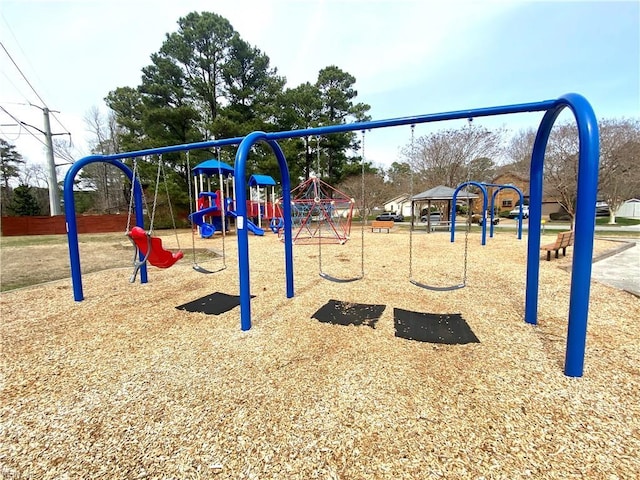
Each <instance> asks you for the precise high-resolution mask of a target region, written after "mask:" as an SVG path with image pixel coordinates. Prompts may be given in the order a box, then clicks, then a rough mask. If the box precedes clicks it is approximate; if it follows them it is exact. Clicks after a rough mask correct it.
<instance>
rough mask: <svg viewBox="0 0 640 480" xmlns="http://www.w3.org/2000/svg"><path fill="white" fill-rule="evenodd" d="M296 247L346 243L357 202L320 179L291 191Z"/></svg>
mask: <svg viewBox="0 0 640 480" xmlns="http://www.w3.org/2000/svg"><path fill="white" fill-rule="evenodd" d="M291 198H292V200H291V203H292V205H291V210H292V213H291V215H292V219H291V220H292V224H293V228H294V233H293V242H294V243H295V244H302V245H304V244H317V243H318V242H321V243H345V242H346V241H347V240H349V235H350V234H351V219H352V217H353V205H354V203H355V200H354V199H353V198H351V197H349V196H348V195H347V194H345V193H343V192H341V191H340V190H337V189H335V188H333V187H332V186H331V185H329V184H328V183H325V182H323V181H322V180H320V179H319V178H317V177H311V178H309V179H308V180H306V181H304V182H303V183H301V184H300V185H298V186H297V187H296V188H294V189H293V190H292V191H291Z"/></svg>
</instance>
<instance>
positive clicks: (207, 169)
mask: <svg viewBox="0 0 640 480" xmlns="http://www.w3.org/2000/svg"><path fill="white" fill-rule="evenodd" d="M192 172H193V174H194V175H200V174H204V175H218V174H222V175H224V176H225V177H232V176H233V167H232V166H231V165H228V164H226V163H224V162H221V161H220V160H216V159H215V158H212V159H211V160H205V161H204V162H202V163H199V164H198V165H196V166H195V167H193V169H192Z"/></svg>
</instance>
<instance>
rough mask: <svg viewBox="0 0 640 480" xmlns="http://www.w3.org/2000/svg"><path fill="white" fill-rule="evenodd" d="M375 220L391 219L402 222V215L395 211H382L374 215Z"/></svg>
mask: <svg viewBox="0 0 640 480" xmlns="http://www.w3.org/2000/svg"><path fill="white" fill-rule="evenodd" d="M376 220H393V221H394V222H404V216H403V215H402V214H401V213H396V212H383V213H381V214H380V215H378V216H377V217H376Z"/></svg>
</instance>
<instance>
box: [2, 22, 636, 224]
mask: <svg viewBox="0 0 640 480" xmlns="http://www.w3.org/2000/svg"><path fill="white" fill-rule="evenodd" d="M177 25H178V27H177V30H176V31H175V32H172V33H168V34H167V35H166V38H165V40H164V42H163V43H162V45H161V46H160V49H159V50H158V51H157V52H156V53H154V54H152V55H151V57H150V64H149V65H147V66H145V67H143V68H142V69H141V81H140V84H139V85H137V86H134V87H132V86H121V87H117V88H115V89H114V90H112V91H110V92H108V94H107V95H106V97H105V103H106V106H107V107H108V113H107V114H106V115H103V114H102V113H101V112H100V110H98V109H97V108H93V109H92V110H90V111H89V112H88V113H87V115H86V118H85V121H86V123H87V125H88V127H89V130H90V131H91V132H92V135H93V140H92V145H91V149H92V153H96V154H112V153H120V152H126V151H134V150H141V149H147V148H153V147H160V146H165V145H176V144H184V143H195V142H201V141H205V140H211V139H216V138H230V137H241V136H244V135H246V134H248V133H250V132H252V131H255V130H262V131H267V132H269V131H281V130H293V129H302V128H311V127H317V126H323V125H335V124H341V123H348V122H353V121H363V120H369V119H370V118H369V115H368V112H369V110H370V106H369V105H366V104H364V103H361V102H357V95H358V92H357V90H356V88H355V84H356V79H355V77H354V76H352V75H351V74H350V73H348V72H345V71H343V70H342V69H340V68H339V67H337V66H335V65H329V66H327V67H325V68H323V69H321V70H320V71H319V72H318V76H317V78H316V80H315V82H314V83H311V82H305V83H303V84H301V85H298V86H296V87H292V88H287V87H286V79H285V78H284V77H282V76H281V75H279V74H278V70H277V68H276V67H273V66H272V65H271V61H270V59H269V57H268V56H267V54H266V53H264V52H262V51H261V50H260V49H259V48H258V47H256V46H252V45H250V44H249V43H248V42H246V41H245V40H244V39H242V37H241V36H240V34H239V33H238V32H237V31H236V30H235V29H234V28H233V26H232V25H231V23H230V22H229V21H228V20H227V19H226V18H224V17H222V16H220V15H217V14H215V13H212V12H200V13H198V12H192V13H189V14H188V15H186V16H185V17H182V18H180V19H179V20H178V22H177ZM600 128H601V131H600V135H601V168H600V195H601V196H602V198H603V199H604V200H606V201H607V202H608V203H609V206H610V207H611V208H613V207H614V206H616V205H619V204H620V203H621V202H622V201H624V200H626V199H627V198H630V197H631V196H637V195H640V192H638V185H639V184H640V182H639V181H638V170H639V169H638V168H637V166H638V165H639V164H640V162H639V161H638V158H639V157H638V155H639V154H638V150H639V145H640V140H639V135H640V126H639V123H638V120H637V119H604V120H601V121H600ZM534 137H535V131H534V130H525V131H521V132H518V133H516V134H515V135H510V133H509V132H507V131H505V130H503V129H498V130H488V129H487V128H484V127H481V126H477V125H474V124H472V123H470V124H469V125H468V126H465V127H463V128H458V129H443V130H440V131H437V132H434V133H431V134H428V135H424V136H420V137H417V138H415V139H414V140H413V141H412V142H411V143H410V144H407V145H405V146H404V147H403V148H402V149H401V155H400V158H398V159H397V160H396V161H395V162H393V163H392V164H391V165H390V166H389V167H388V168H384V167H380V166H378V167H376V166H374V165H371V163H369V162H365V164H364V166H363V165H362V162H363V159H362V158H361V156H360V155H359V153H358V152H359V148H360V140H359V138H358V135H357V134H356V133H354V132H349V133H342V134H332V135H329V136H323V137H321V138H315V137H314V138H311V137H302V138H296V139H289V140H284V141H282V142H281V147H282V149H283V151H284V153H285V156H286V158H287V161H288V164H289V170H290V174H291V177H292V182H293V183H294V184H295V182H296V180H297V181H303V180H305V179H307V178H309V176H310V175H317V176H320V177H321V178H322V179H323V180H325V181H326V182H328V183H330V184H332V185H336V186H338V187H339V188H340V189H341V190H343V191H345V192H346V193H349V194H350V195H352V196H353V197H355V198H360V197H362V184H363V183H364V186H365V189H364V190H365V198H364V199H363V203H364V205H365V208H367V209H371V208H372V207H374V206H379V205H381V204H382V203H384V201H386V200H388V199H390V198H392V197H393V196H396V195H400V194H406V193H418V192H420V191H423V190H426V189H428V188H431V187H433V186H436V185H440V184H442V185H449V186H455V185H458V184H459V183H462V182H464V181H467V180H475V181H485V182H490V181H491V180H492V179H493V178H494V176H495V174H496V172H497V171H498V169H499V168H502V169H504V168H509V169H512V170H513V171H515V172H519V173H521V174H523V175H525V176H528V165H529V159H530V155H531V150H532V145H533V139H534ZM12 147H13V146H11V145H9V144H6V142H4V143H3V145H2V148H3V152H5V151H6V152H7V153H3V156H2V164H1V167H2V181H3V214H5V213H6V210H5V208H4V207H5V206H6V205H8V197H7V195H9V194H11V193H12V192H13V189H11V188H10V187H9V181H8V179H10V178H12V177H14V178H17V177H19V176H20V168H21V167H20V166H21V163H20V161H21V159H18V157H16V156H15V155H14V154H12V153H11V151H12V150H11V149H12ZM57 148H58V149H60V148H63V146H62V144H58V145H57ZM16 153H17V152H16ZM18 155H19V154H18ZM212 157H215V158H219V159H221V160H222V161H226V162H228V163H230V164H232V163H233V159H234V157H235V148H233V147H229V148H226V147H225V148H224V149H222V150H221V151H218V150H215V149H211V150H199V151H192V152H190V156H189V158H187V156H186V155H185V154H184V153H173V154H166V155H165V156H164V158H163V159H162V161H163V163H164V164H165V165H166V166H167V172H168V180H167V183H168V188H167V189H168V191H169V192H170V195H171V200H172V202H174V204H175V205H177V206H178V209H180V207H182V209H183V210H184V209H186V208H187V207H188V205H189V202H190V199H189V198H188V197H189V195H188V188H187V184H188V175H189V167H193V166H194V165H195V164H197V163H199V162H200V161H202V160H205V159H209V158H212ZM126 163H129V166H133V165H132V160H128V161H127V162H126ZM576 163H577V133H576V132H575V126H574V125H572V124H570V123H566V124H560V125H556V126H555V127H554V129H553V131H552V134H551V138H550V141H549V146H548V148H547V155H546V161H545V185H546V186H548V193H550V194H552V195H553V196H555V197H556V198H557V200H558V201H559V202H560V203H561V204H562V205H563V206H564V207H565V209H566V210H567V211H568V212H569V213H570V214H572V213H573V212H574V211H575V171H576ZM157 164H158V158H141V159H138V161H137V165H136V167H137V169H138V171H139V174H140V178H141V181H142V183H143V184H146V185H150V186H154V182H155V176H156V171H157V170H156V169H157ZM247 168H248V172H249V173H262V174H266V175H271V176H272V177H274V178H275V179H276V180H279V169H278V166H277V162H276V160H275V158H274V156H273V155H272V154H271V152H270V149H269V148H268V147H264V146H261V145H256V146H255V147H254V148H253V149H252V151H251V153H250V156H249V159H248V163H247ZM362 170H364V175H361V171H362ZM36 173H37V172H31V176H32V177H33V175H34V174H36ZM22 177H25V175H24V174H23V175H22ZM23 180H24V178H22V179H21V181H20V186H25V187H26V186H28V184H26V183H25V182H24V181H23ZM77 181H78V183H79V184H80V185H79V186H80V187H81V188H80V189H81V190H85V191H87V190H89V191H92V192H93V195H91V196H86V198H84V200H85V202H78V208H79V209H87V210H93V211H96V212H106V213H114V212H116V211H122V210H123V209H125V208H126V203H127V197H128V186H127V185H126V184H125V182H124V179H123V176H122V174H121V173H120V171H119V170H117V169H115V168H113V167H111V166H109V165H106V164H101V163H98V164H91V165H88V166H87V167H86V168H84V169H83V171H82V172H81V174H80V175H79V176H78V179H77ZM152 188H153V187H152ZM164 189H165V187H162V189H161V190H160V192H159V202H160V204H161V205H162V204H163V203H166V202H167V201H168V199H166V198H163V192H164ZM23 193H24V192H23ZM83 203H85V204H84V205H83ZM161 205H160V206H161ZM32 210H33V209H32Z"/></svg>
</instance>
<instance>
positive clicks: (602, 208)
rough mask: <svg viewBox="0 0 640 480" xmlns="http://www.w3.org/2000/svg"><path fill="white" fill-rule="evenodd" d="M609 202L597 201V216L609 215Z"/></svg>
mask: <svg viewBox="0 0 640 480" xmlns="http://www.w3.org/2000/svg"><path fill="white" fill-rule="evenodd" d="M608 216H609V204H608V203H607V202H596V217H608Z"/></svg>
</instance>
